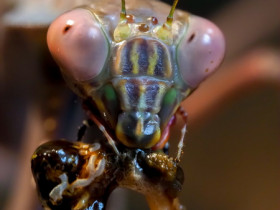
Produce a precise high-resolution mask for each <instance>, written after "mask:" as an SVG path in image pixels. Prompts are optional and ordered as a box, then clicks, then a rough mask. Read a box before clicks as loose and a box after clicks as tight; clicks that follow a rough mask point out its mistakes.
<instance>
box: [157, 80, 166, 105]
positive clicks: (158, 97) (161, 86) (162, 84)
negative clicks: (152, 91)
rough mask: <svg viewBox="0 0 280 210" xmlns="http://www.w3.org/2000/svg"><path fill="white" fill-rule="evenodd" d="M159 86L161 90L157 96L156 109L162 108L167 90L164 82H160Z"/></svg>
mask: <svg viewBox="0 0 280 210" xmlns="http://www.w3.org/2000/svg"><path fill="white" fill-rule="evenodd" d="M158 85H159V90H158V93H157V94H156V98H155V104H154V107H160V105H161V102H162V98H163V96H164V94H165V93H166V89H167V86H166V84H165V83H164V82H158Z"/></svg>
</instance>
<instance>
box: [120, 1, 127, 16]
mask: <svg viewBox="0 0 280 210" xmlns="http://www.w3.org/2000/svg"><path fill="white" fill-rule="evenodd" d="M121 1H122V11H121V14H120V17H121V20H124V19H125V18H126V9H125V0H121Z"/></svg>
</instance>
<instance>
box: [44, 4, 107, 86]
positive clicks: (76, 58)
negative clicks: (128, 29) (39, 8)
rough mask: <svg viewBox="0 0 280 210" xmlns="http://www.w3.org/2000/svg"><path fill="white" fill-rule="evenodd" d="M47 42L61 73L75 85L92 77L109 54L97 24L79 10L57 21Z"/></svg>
mask: <svg viewBox="0 0 280 210" xmlns="http://www.w3.org/2000/svg"><path fill="white" fill-rule="evenodd" d="M47 42H48V46H49V49H50V51H51V54H52V55H53V57H54V59H55V60H56V61H57V63H58V64H59V66H60V67H61V69H62V73H64V74H65V75H67V76H68V77H70V78H72V79H73V80H75V81H78V82H81V81H86V80H90V79H92V78H94V77H96V76H97V75H98V74H99V73H100V72H101V70H102V69H103V66H104V64H105V61H106V58H107V55H108V51H109V49H108V48H109V47H108V42H107V39H106V37H105V34H104V33H103V31H102V29H101V28H100V24H99V22H98V21H97V19H96V18H95V17H94V15H93V14H92V13H91V12H90V11H89V10H86V9H81V8H79V9H74V10H72V11H69V12H67V13H65V14H63V15H61V16H60V17H58V18H57V19H56V20H55V21H54V22H53V23H52V24H51V26H50V28H49V30H48V35H47Z"/></svg>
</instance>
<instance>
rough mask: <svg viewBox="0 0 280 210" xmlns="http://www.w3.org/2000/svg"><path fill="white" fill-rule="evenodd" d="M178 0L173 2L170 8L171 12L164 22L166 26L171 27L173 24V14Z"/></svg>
mask: <svg viewBox="0 0 280 210" xmlns="http://www.w3.org/2000/svg"><path fill="white" fill-rule="evenodd" d="M178 1H179V0H174V1H173V5H172V7H171V10H170V12H169V15H168V16H167V20H166V24H168V25H169V26H171V25H172V22H173V14H174V11H175V9H176V6H177V3H178Z"/></svg>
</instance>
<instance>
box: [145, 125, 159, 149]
mask: <svg viewBox="0 0 280 210" xmlns="http://www.w3.org/2000/svg"><path fill="white" fill-rule="evenodd" d="M160 136H161V131H160V128H159V129H158V130H157V131H156V132H155V133H154V135H153V138H152V139H151V141H150V143H149V144H148V145H147V146H146V148H151V147H152V146H154V145H155V144H156V143H158V141H159V140H160Z"/></svg>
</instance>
